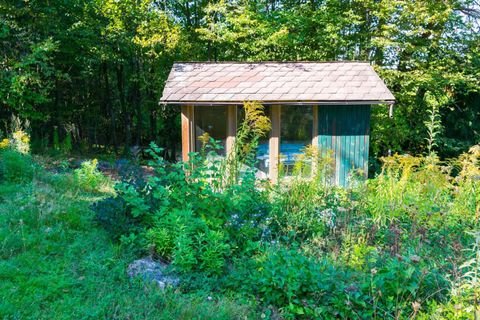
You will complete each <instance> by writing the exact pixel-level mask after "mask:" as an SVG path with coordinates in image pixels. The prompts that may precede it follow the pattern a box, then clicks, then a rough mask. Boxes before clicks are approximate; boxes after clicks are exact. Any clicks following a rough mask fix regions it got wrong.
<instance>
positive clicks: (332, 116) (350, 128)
mask: <svg viewBox="0 0 480 320" xmlns="http://www.w3.org/2000/svg"><path fill="white" fill-rule="evenodd" d="M369 140H370V105H344V106H318V146H319V148H320V150H323V151H326V150H332V151H333V156H334V163H335V175H334V183H335V184H337V185H341V186H347V185H348V183H349V178H350V175H351V174H353V171H354V170H358V169H360V170H362V171H363V175H364V176H365V177H367V175H368V149H369Z"/></svg>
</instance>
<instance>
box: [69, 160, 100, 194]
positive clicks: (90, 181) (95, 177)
mask: <svg viewBox="0 0 480 320" xmlns="http://www.w3.org/2000/svg"><path fill="white" fill-rule="evenodd" d="M97 164H98V161H97V159H93V160H89V161H84V162H82V164H81V166H80V168H78V169H76V170H75V171H74V173H73V176H74V179H75V182H76V183H77V185H78V186H79V187H80V188H82V189H84V190H86V191H98V189H99V187H100V186H101V185H102V184H104V183H105V182H106V178H105V176H104V175H103V174H102V173H101V172H100V171H99V170H98V168H97Z"/></svg>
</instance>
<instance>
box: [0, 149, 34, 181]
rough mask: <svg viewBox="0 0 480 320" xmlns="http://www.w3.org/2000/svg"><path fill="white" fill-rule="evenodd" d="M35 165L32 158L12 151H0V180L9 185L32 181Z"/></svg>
mask: <svg viewBox="0 0 480 320" xmlns="http://www.w3.org/2000/svg"><path fill="white" fill-rule="evenodd" d="M34 174H35V165H34V162H33V160H32V157H31V156H30V155H28V154H22V153H20V152H18V151H16V150H13V149H4V150H0V178H1V179H2V180H3V181H5V182H10V183H26V182H29V181H32V179H33V177H34Z"/></svg>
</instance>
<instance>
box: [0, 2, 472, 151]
mask: <svg viewBox="0 0 480 320" xmlns="http://www.w3.org/2000/svg"><path fill="white" fill-rule="evenodd" d="M0 17H1V19H0V41H1V43H2V45H1V47H0V54H1V56H2V58H1V59H0V75H1V76H0V119H1V120H2V122H1V127H0V129H1V130H2V131H3V132H6V131H9V130H10V129H9V128H8V123H9V122H10V118H11V116H12V114H14V115H16V116H18V117H20V118H21V119H24V120H29V121H30V131H31V136H32V149H33V151H43V150H46V149H57V150H63V151H65V152H70V151H76V150H78V151H81V152H85V151H95V150H97V151H98V150H103V151H109V152H110V151H113V152H116V153H123V152H125V151H127V150H129V146H133V145H140V146H145V145H147V144H148V143H149V142H150V141H156V143H157V144H159V145H162V146H165V147H166V148H167V149H168V150H170V151H172V152H171V153H170V154H174V153H175V149H176V148H177V151H178V142H179V134H180V130H179V116H178V110H175V109H173V108H164V107H162V106H160V105H159V104H158V101H159V98H160V96H161V92H162V89H163V86H164V83H165V80H166V78H167V76H168V73H169V71H170V67H171V65H172V63H173V62H174V61H192V60H196V61H207V60H210V61H265V60H275V61H336V60H362V61H369V62H371V63H372V64H373V65H374V66H375V68H376V70H377V71H378V72H379V73H380V75H381V77H382V78H383V79H384V80H385V82H386V84H387V86H388V87H389V88H390V90H392V92H393V93H394V95H395V96H396V99H397V103H396V105H395V112H394V114H395V116H394V118H393V119H390V118H389V116H388V110H387V108H386V107H377V108H375V112H374V119H373V129H372V140H373V143H372V150H371V151H372V152H371V154H372V156H373V157H378V156H380V155H384V154H385V153H386V152H387V150H392V151H394V152H406V151H407V150H408V152H411V153H421V152H424V151H425V149H426V147H425V145H426V143H427V142H426V140H425V138H426V137H427V132H426V130H425V125H424V122H425V121H428V119H430V118H431V116H432V113H434V114H435V115H438V116H439V117H441V120H442V128H443V130H441V133H440V136H439V137H437V141H438V144H439V145H440V146H441V147H440V148H439V150H440V155H441V156H442V157H451V156H456V155H458V154H459V153H461V152H464V151H466V150H467V149H468V146H470V145H472V144H474V143H476V142H478V141H479V139H480V121H478V120H479V113H480V91H479V88H480V33H479V27H480V25H479V21H480V19H479V18H480V9H479V3H478V1H477V0H444V1H411V0H382V1H380V0H365V1H359V0H232V1H221V0H220V1H207V0H179V1H171V0H161V1H160V0H157V1H156V0H122V1H116V0H43V1H42V0H41V1H21V0H16V1H13V0H6V1H2V3H1V4H0Z"/></svg>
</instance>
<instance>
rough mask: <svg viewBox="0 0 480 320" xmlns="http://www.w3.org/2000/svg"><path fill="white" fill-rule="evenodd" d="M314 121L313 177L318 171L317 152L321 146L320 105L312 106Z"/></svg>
mask: <svg viewBox="0 0 480 320" xmlns="http://www.w3.org/2000/svg"><path fill="white" fill-rule="evenodd" d="M312 112H313V123H312V147H313V150H314V153H313V158H312V177H314V176H316V175H317V173H318V157H317V153H320V152H321V151H320V146H319V145H318V133H319V131H318V106H313V107H312Z"/></svg>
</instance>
